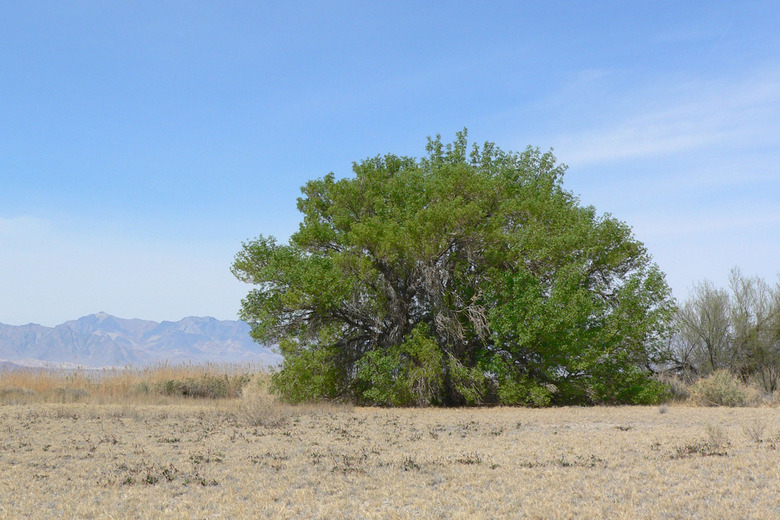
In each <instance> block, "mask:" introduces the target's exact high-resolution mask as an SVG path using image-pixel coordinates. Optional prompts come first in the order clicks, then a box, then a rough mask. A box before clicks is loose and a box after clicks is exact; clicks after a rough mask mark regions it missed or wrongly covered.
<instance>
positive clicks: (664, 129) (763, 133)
mask: <svg viewBox="0 0 780 520" xmlns="http://www.w3.org/2000/svg"><path fill="white" fill-rule="evenodd" d="M651 92H652V94H650V93H651ZM658 92H661V93H662V94H661V95H659V94H658ZM611 106H612V107H613V110H615V109H614V107H617V106H620V107H624V108H622V110H621V111H618V113H617V114H615V115H613V116H612V118H611V120H610V121H607V122H603V123H601V124H600V125H599V126H597V127H595V128H584V129H582V130H580V131H573V132H567V133H563V134H560V135H558V137H557V138H555V139H554V141H555V142H556V143H559V144H558V145H557V146H556V148H557V149H558V150H559V151H561V152H562V156H564V157H565V158H566V162H567V163H569V164H572V165H578V166H580V165H587V164H593V163H607V162H614V161H621V160H626V159H635V158H642V157H654V158H657V157H660V156H666V155H670V154H679V153H682V152H687V151H691V150H697V149H703V148H706V147H729V148H733V147H759V146H767V145H777V144H778V143H780V134H778V132H777V121H780V67H776V68H774V69H769V70H767V69H762V70H759V71H755V72H753V73H752V74H751V75H750V76H749V77H744V78H740V79H739V80H712V79H692V80H687V81H685V82H679V83H677V82H672V81H667V82H666V84H664V83H661V84H660V85H659V84H654V85H653V86H652V87H650V88H648V89H640V90H637V91H635V92H632V93H630V94H628V95H624V96H623V97H622V98H620V99H615V100H614V103H611Z"/></svg>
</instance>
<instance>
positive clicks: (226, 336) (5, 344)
mask: <svg viewBox="0 0 780 520" xmlns="http://www.w3.org/2000/svg"><path fill="white" fill-rule="evenodd" d="M0 360H4V361H10V362H14V363H18V364H24V365H30V366H40V365H46V364H50V365H54V366H56V365H59V364H62V363H68V364H77V365H82V366H87V367H98V366H125V365H138V364H149V363H159V362H163V361H169V362H173V363H180V362H194V363H203V362H213V363H240V362H254V363H262V364H268V365H272V364H277V363H278V362H279V361H280V357H279V356H278V355H276V354H274V353H273V351H272V350H271V349H269V348H265V347H262V346H260V345H258V344H257V343H255V342H254V341H252V339H251V338H250V337H249V325H247V324H246V323H244V322H242V321H225V320H217V319H214V318H209V317H187V318H184V319H182V320H179V321H176V322H171V321H163V322H162V323H158V322H155V321H146V320H126V319H121V318H117V317H115V316H111V315H109V314H106V313H102V312H101V313H98V314H91V315H89V316H84V317H82V318H79V319H77V320H72V321H67V322H65V323H62V324H60V325H57V326H56V327H44V326H41V325H35V324H29V325H22V326H12V325H3V324H0Z"/></svg>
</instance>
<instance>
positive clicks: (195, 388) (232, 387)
mask: <svg viewBox="0 0 780 520" xmlns="http://www.w3.org/2000/svg"><path fill="white" fill-rule="evenodd" d="M248 382H249V376H248V375H247V374H238V375H228V374H223V375H214V374H203V375H202V376H201V377H199V378H194V377H187V378H184V379H167V380H164V381H159V382H157V383H155V385H154V389H155V392H156V393H159V394H162V395H165V396H174V397H193V398H201V399H204V398H205V399H226V398H235V397H240V396H241V389H242V388H243V386H244V385H245V384H246V383H248Z"/></svg>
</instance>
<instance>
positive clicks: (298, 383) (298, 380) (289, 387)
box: [271, 340, 344, 403]
mask: <svg viewBox="0 0 780 520" xmlns="http://www.w3.org/2000/svg"><path fill="white" fill-rule="evenodd" d="M279 349H280V351H281V352H282V354H283V355H284V363H283V364H282V369H281V370H280V371H279V372H275V373H274V374H273V375H271V392H272V393H274V394H277V395H279V397H281V399H282V400H284V401H286V402H288V403H302V402H305V401H317V400H319V399H333V398H336V397H338V395H339V394H340V392H341V390H342V383H343V380H344V374H343V372H342V371H341V370H340V369H339V365H338V364H337V363H334V362H332V361H331V358H332V357H333V356H335V355H337V352H336V351H335V349H334V348H333V347H331V346H328V345H317V346H308V345H300V344H298V343H297V342H295V341H293V340H282V341H281V342H280V343H279ZM293 352H294V354H293Z"/></svg>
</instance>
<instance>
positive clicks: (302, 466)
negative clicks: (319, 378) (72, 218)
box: [0, 385, 780, 519]
mask: <svg viewBox="0 0 780 520" xmlns="http://www.w3.org/2000/svg"><path fill="white" fill-rule="evenodd" d="M105 401H106V399H102V400H101V399H99V400H96V401H89V400H86V401H85V402H75V403H67V402H65V403H62V402H60V403H52V402H26V403H18V404H4V405H2V406H0V518H29V519H38V518H40V519H43V518H46V519H48V518H117V519H118V518H123V519H124V518H188V519H189V518H198V519H201V518H204V519H205V518H215V519H216V518H225V519H228V518H230V519H238V518H367V519H368V518H376V519H379V518H382V519H384V518H469V519H479V518H539V519H541V518H549V519H559V518H594V519H595V518H608V519H610V518H681V519H682V518H702V519H717V518H724V519H725V518H729V519H732V518H750V519H776V518H780V451H778V449H777V448H778V445H780V411H779V410H778V409H776V408H769V407H762V408H696V407H687V406H669V407H662V408H659V407H617V408H606V407H599V408H558V409H542V410H534V409H519V408H485V409H458V410H446V409H422V410H420V409H417V410H412V409H375V408H352V407H338V406H321V407H316V406H310V407H305V408H296V407H288V406H284V405H280V404H279V403H276V402H274V401H273V400H272V399H270V398H269V397H268V396H267V394H265V393H264V392H262V391H260V390H258V389H257V387H256V386H254V385H252V386H250V388H249V389H248V390H247V391H246V392H245V394H244V395H243V397H242V398H239V399H225V400H191V399H190V400H187V399H173V398H166V399H162V398H157V401H153V400H150V401H138V400H135V401H132V400H130V401H126V402H119V403H117V404H111V403H108V402H105Z"/></svg>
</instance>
